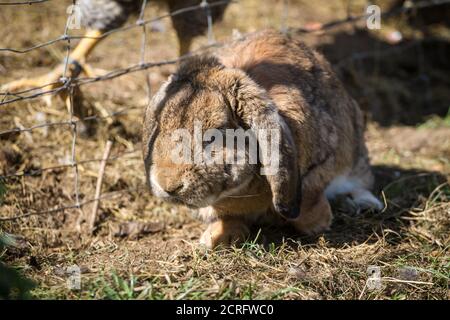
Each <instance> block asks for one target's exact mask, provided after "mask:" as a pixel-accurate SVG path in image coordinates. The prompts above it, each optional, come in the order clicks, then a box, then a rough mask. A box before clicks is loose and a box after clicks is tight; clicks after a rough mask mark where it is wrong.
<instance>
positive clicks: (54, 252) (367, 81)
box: [0, 0, 450, 299]
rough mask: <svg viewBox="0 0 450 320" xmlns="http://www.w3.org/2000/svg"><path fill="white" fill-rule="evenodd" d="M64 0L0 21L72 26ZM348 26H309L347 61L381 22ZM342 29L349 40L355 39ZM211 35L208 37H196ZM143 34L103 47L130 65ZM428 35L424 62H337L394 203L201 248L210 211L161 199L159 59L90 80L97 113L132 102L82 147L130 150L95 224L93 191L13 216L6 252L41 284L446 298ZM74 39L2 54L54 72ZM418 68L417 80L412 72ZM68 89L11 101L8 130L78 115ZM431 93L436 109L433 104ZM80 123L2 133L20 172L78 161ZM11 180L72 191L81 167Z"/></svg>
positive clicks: (26, 35) (64, 293)
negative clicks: (148, 127)
mask: <svg viewBox="0 0 450 320" xmlns="http://www.w3.org/2000/svg"><path fill="white" fill-rule="evenodd" d="M66 2H71V1H66ZM308 3H309V2H307V1H291V10H290V11H289V19H288V24H289V25H290V26H294V27H295V26H300V25H304V24H305V23H308V22H311V21H321V22H325V21H329V20H332V19H335V18H341V17H343V16H344V15H345V5H344V1H342V2H340V1H336V2H333V4H329V2H328V1H324V3H327V4H328V5H322V6H320V5H318V4H316V2H314V3H315V4H314V5H311V4H309V5H308ZM355 3H356V5H355V6H354V7H352V9H353V10H355V12H358V10H359V9H360V7H358V3H359V1H356V2H355ZM65 7H66V3H63V2H62V1H61V2H58V3H57V5H54V4H53V5H50V4H42V5H33V6H27V7H26V8H23V9H22V10H14V9H10V8H6V9H2V11H0V17H1V18H2V19H4V20H5V21H9V23H7V24H6V26H7V27H6V28H3V29H0V39H2V42H1V45H0V47H26V46H30V45H33V44H35V43H39V42H42V41H45V40H48V39H50V38H54V37H57V36H59V35H60V34H61V32H62V30H63V29H64V16H63V15H61V14H60V13H61V12H65ZM161 12H162V11H161V9H160V8H157V7H155V6H150V8H149V9H148V10H147V12H146V13H147V16H152V15H153V16H155V15H157V14H158V13H161ZM281 12H282V2H281V1H277V2H276V3H275V4H274V5H273V6H270V7H269V6H263V5H261V4H260V2H259V1H251V0H243V3H242V4H236V5H232V6H231V7H230V9H229V11H228V12H227V15H226V18H225V21H224V22H223V23H222V24H220V25H217V26H216V27H215V30H216V36H217V38H218V39H219V40H223V39H226V38H227V37H229V35H230V33H231V29H232V28H238V29H239V30H241V31H252V30H257V29H260V28H263V27H268V26H274V27H279V26H280V17H281ZM58 14H59V15H58ZM164 26H165V29H166V31H165V32H163V33H157V32H152V33H150V36H149V46H148V48H149V49H148V56H147V59H148V60H149V61H158V60H164V59H168V58H173V57H175V55H176V52H177V50H176V38H175V36H174V33H173V30H172V29H171V27H170V23H169V22H168V21H164ZM347 29H348V28H342V29H339V30H336V31H335V32H333V33H332V34H323V35H314V36H308V37H306V38H305V39H306V40H307V41H308V42H309V43H311V44H313V45H315V46H316V47H318V48H319V49H320V50H323V51H324V52H325V53H327V55H328V57H329V58H330V60H332V61H334V62H338V61H341V60H342V59H343V58H345V57H346V56H348V54H349V53H351V52H355V51H367V50H369V51H370V50H372V49H373V48H374V47H373V44H372V42H370V41H372V40H373V39H375V38H376V37H375V35H373V34H367V33H366V34H361V32H356V33H354V34H353V33H352V32H351V30H350V31H349V30H347ZM349 32H350V33H349ZM30 35H32V37H30ZM377 36H378V35H377ZM364 37H365V38H364ZM351 39H353V40H351ZM344 40H345V41H347V42H341V41H344ZM348 41H350V42H348ZM205 42H206V39H204V38H202V39H199V40H198V42H197V44H196V45H197V46H199V45H201V44H202V43H205ZM349 43H350V44H352V45H349ZM444 44H445V43H444ZM383 45H384V44H383ZM139 46H140V30H137V29H135V30H132V31H130V32H127V33H124V34H120V33H119V34H116V35H114V36H111V37H110V38H108V39H107V40H105V41H104V43H102V44H101V46H100V47H99V48H98V50H96V51H95V52H94V54H93V56H92V57H91V59H90V61H91V62H92V64H93V65H95V66H96V67H101V68H105V69H111V70H112V69H114V68H120V67H124V66H127V65H129V64H133V63H136V62H138V61H139V54H140V52H139ZM446 46H447V47H445V48H444V50H448V43H447V44H446ZM343 47H345V48H347V52H346V51H345V50H344V49H345V48H344V49H343ZM446 48H447V49H446ZM425 49H426V51H425V57H426V58H427V59H425V60H426V62H425V63H424V65H418V63H417V60H414V59H416V58H415V57H416V56H415V54H416V51H410V52H406V53H403V55H401V54H396V55H393V56H389V57H387V58H385V59H383V58H380V59H379V60H377V62H378V63H379V65H377V66H376V67H374V64H373V61H372V60H369V61H363V62H362V63H353V64H352V63H350V64H348V65H344V68H342V69H339V70H340V71H341V72H340V75H341V77H342V79H343V80H344V81H345V84H346V85H347V87H348V89H349V90H350V91H351V92H352V94H354V96H355V97H356V98H357V99H358V101H359V103H360V104H361V105H362V106H363V108H364V109H365V110H367V111H368V118H369V119H372V120H371V121H369V124H368V131H367V140H368V145H369V149H370V153H371V158H372V163H373V165H374V172H375V174H376V178H377V179H376V180H377V188H376V191H377V193H378V194H379V195H380V197H381V198H382V199H383V200H384V201H385V204H386V209H385V210H384V211H383V212H382V213H380V214H372V213H370V212H367V213H362V214H361V215H357V216H355V215H353V214H350V213H349V212H352V210H351V209H352V208H349V207H348V206H347V205H345V203H339V202H336V203H335V205H334V212H335V220H334V223H333V226H332V229H331V231H329V232H327V233H325V234H324V235H321V236H318V237H299V236H298V235H296V234H294V233H293V232H292V230H289V229H287V230H278V229H273V228H271V227H270V226H263V227H262V229H261V230H254V232H253V235H252V237H251V238H250V239H249V240H248V241H247V242H246V243H244V244H243V245H242V246H240V247H233V248H230V249H219V250H216V251H214V252H204V251H202V250H201V249H200V248H198V247H197V245H196V243H197V241H198V237H199V235H200V233H201V231H202V228H204V226H202V224H201V223H199V222H198V221H196V220H194V219H193V218H191V216H190V210H188V209H186V208H182V207H174V206H171V205H168V204H165V203H162V202H160V201H159V200H157V199H154V198H152V197H151V196H150V195H148V193H147V191H146V190H145V185H144V176H143V166H142V160H141V155H140V151H139V148H140V145H139V141H140V125H141V116H142V108H143V106H144V104H145V99H146V88H145V80H144V79H145V73H143V72H141V73H135V74H130V75H126V76H123V77H119V78H116V79H114V80H110V81H107V82H99V83H96V84H93V85H89V86H84V88H83V92H84V93H85V95H86V97H87V100H88V101H89V102H90V103H91V112H92V113H93V114H105V113H106V114H107V113H110V112H114V111H118V110H121V109H123V108H124V107H125V108H132V110H131V111H130V112H128V113H127V114H126V115H122V116H119V117H114V118H113V119H112V120H111V119H110V120H105V121H100V122H98V123H95V129H96V132H95V134H94V135H93V136H92V137H87V138H82V137H80V138H79V139H78V141H77V145H76V150H77V160H78V161H82V160H83V159H92V158H101V156H102V153H103V148H104V145H105V142H106V140H107V139H112V140H113V141H114V147H113V150H112V155H113V156H114V155H118V154H122V153H124V152H130V153H129V154H128V153H127V154H126V155H125V156H122V157H120V158H118V159H117V160H114V161H111V162H110V163H108V166H107V170H106V175H105V180H104V188H103V193H104V194H109V195H111V198H108V199H105V200H103V201H102V203H101V210H100V223H99V225H98V228H97V230H96V232H95V234H94V236H86V235H85V234H83V233H80V232H79V231H78V230H77V225H78V222H79V217H80V215H81V214H82V213H83V212H85V213H87V212H90V206H89V205H87V206H85V207H83V209H82V210H76V209H73V210H66V211H64V212H60V213H56V214H51V215H37V216H32V217H29V218H24V219H19V220H16V221H12V222H4V223H2V224H1V225H0V228H1V229H0V230H2V231H4V232H7V233H10V234H12V235H13V236H14V237H15V238H16V243H17V246H16V247H13V248H10V249H8V250H7V251H6V253H4V254H3V256H2V258H3V259H5V260H6V261H7V262H8V263H9V264H11V265H14V266H16V267H17V268H19V269H21V270H22V271H23V273H24V274H25V275H27V276H28V277H30V278H32V279H33V280H34V281H35V282H36V283H37V284H38V287H37V288H36V289H35V290H34V291H33V295H34V296H35V297H36V298H69V299H79V298H88V299H92V298H114V299H129V298H145V299H163V298H173V299H183V298H184V299H199V298H207V299H212V298H214V299H216V298H219V299H230V298H239V299H256V298H269V299H358V298H361V299H405V298H407V299H448V298H449V288H448V283H449V279H450V259H449V245H450V241H449V240H450V236H449V235H450V232H449V231H450V228H449V227H450V225H449V224H450V219H449V215H450V201H449V200H450V186H449V174H450V164H449V160H448V159H449V158H450V125H449V119H450V117H449V116H447V117H444V118H442V117H432V118H429V117H428V116H427V112H429V111H431V112H433V113H437V114H440V115H441V116H443V115H445V114H446V112H447V110H448V107H449V106H450V90H449V87H450V86H449V83H448V79H447V80H445V77H443V76H442V74H444V75H445V74H448V70H449V69H445V68H446V67H447V68H448V65H447V66H445V65H444V67H442V66H441V65H438V66H436V65H435V63H439V60H436V59H432V58H431V57H432V55H428V54H434V53H435V51H433V50H434V49H433V48H432V49H431V51H427V50H430V49H429V48H428V47H427V48H425ZM435 50H438V49H435ZM439 50H440V49H439ZM63 55H64V47H63V44H58V45H54V46H51V47H47V48H46V49H41V50H36V51H33V52H30V53H28V54H26V55H16V54H2V55H1V56H0V77H1V81H0V83H4V82H7V81H10V80H12V79H16V78H19V77H22V76H25V75H35V74H41V73H42V72H45V71H47V70H49V69H50V68H51V66H53V65H54V64H55V63H57V62H59V61H60V58H61V57H62V56H63ZM406 56H407V57H408V59H405V58H404V57H406ZM409 60H411V61H409ZM364 62H367V63H364ZM414 68H415V69H414ZM421 68H425V70H426V71H425V73H426V74H427V75H428V76H429V78H428V81H431V83H428V85H427V86H426V87H423V86H422V85H423V83H421V82H420V81H421V80H420V79H421V78H420V77H419V76H420V75H421V74H422V73H424V71H423V70H422V69H421ZM418 69H421V70H420V72H419V71H418ZM173 70H174V66H167V67H163V68H158V69H152V70H150V71H149V73H150V79H151V83H152V87H154V88H157V87H158V86H159V84H160V83H161V81H162V80H163V79H164V78H165V77H166V76H167V74H169V73H170V72H171V71H173ZM411 74H412V75H411ZM418 75H419V76H418ZM415 77H418V79H419V80H418V81H419V83H416V82H414V81H409V80H411V79H412V80H414V79H415ZM405 79H408V81H406V80H405ZM418 87H420V88H422V89H421V90H419V89H418ZM424 92H426V93H427V94H428V95H430V96H431V98H430V99H431V100H430V101H428V100H427V101H424V99H423V97H422V96H424V94H423V93H424ZM54 102H55V104H54V106H53V107H52V108H49V107H47V106H46V105H45V104H44V103H43V102H42V101H40V100H32V101H24V102H20V103H13V104H11V105H6V106H2V107H0V131H3V130H7V129H10V128H11V127H14V126H24V127H27V126H30V125H33V124H36V123H40V122H43V121H51V122H53V121H61V120H67V118H68V114H67V111H66V110H65V107H64V105H63V103H62V102H61V101H59V100H58V99H55V100H54ZM427 103H430V104H431V105H433V108H434V109H433V108H432V109H431V110H429V109H427V106H429V105H428V104H427ZM445 103H446V105H445ZM442 105H444V108H442V107H441V106H442ZM427 110H428V111H427ZM399 123H403V124H405V123H406V124H408V125H409V126H405V125H403V124H399ZM388 125H389V126H388ZM71 139H72V136H71V130H70V128H69V127H54V128H48V129H39V130H35V131H33V132H32V133H22V134H20V135H19V134H15V135H8V136H0V170H1V171H2V173H12V172H16V171H29V170H33V169H39V168H44V167H48V166H53V165H58V164H62V163H67V161H68V159H69V156H70V143H71ZM133 150H137V151H136V152H132V151H133ZM98 165H99V163H98V162H94V163H86V164H83V165H81V166H80V191H81V194H80V196H81V198H82V199H86V198H91V197H93V195H94V190H95V183H96V179H97V172H98ZM4 184H5V186H6V194H5V195H4V199H3V201H2V202H1V206H0V212H1V215H2V216H12V215H16V214H18V213H22V212H28V211H29V210H37V211H39V210H48V209H51V208H54V207H58V206H62V205H67V204H72V203H73V202H74V186H73V184H74V172H73V170H72V169H71V168H65V169H58V170H54V171H46V172H44V173H42V174H41V175H39V176H36V177H23V178H10V179H6V180H5V181H4ZM123 190H125V191H124V192H119V193H117V192H118V191H123ZM127 190H128V191H127ZM1 193H2V192H1V191H0V194H1ZM82 211H83V212H82ZM131 221H134V222H136V221H138V222H140V223H141V225H142V224H143V225H145V226H146V227H147V228H146V232H145V233H140V232H134V233H133V232H132V234H131V236H129V237H120V236H118V234H120V233H121V232H120V230H122V231H123V230H126V228H127V223H129V222H131ZM128 227H130V225H128ZM124 228H125V229H124ZM118 230H119V231H118ZM123 233H124V232H122V234H123ZM125 233H126V232H125ZM72 264H77V265H79V266H80V267H81V270H82V283H83V287H82V290H80V291H71V290H68V289H67V287H66V279H67V274H65V269H66V267H68V266H70V265H72ZM370 265H376V266H379V267H380V268H381V275H382V280H383V281H382V288H381V289H380V290H370V288H368V287H367V286H366V279H367V273H366V270H367V268H368V266H370Z"/></svg>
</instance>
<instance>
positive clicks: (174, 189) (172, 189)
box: [164, 184, 183, 196]
mask: <svg viewBox="0 0 450 320" xmlns="http://www.w3.org/2000/svg"><path fill="white" fill-rule="evenodd" d="M181 189H183V185H182V184H179V185H171V186H170V187H169V188H164V191H165V192H167V193H168V194H169V195H171V196H174V195H176V194H177V193H178V192H179V191H180V190H181Z"/></svg>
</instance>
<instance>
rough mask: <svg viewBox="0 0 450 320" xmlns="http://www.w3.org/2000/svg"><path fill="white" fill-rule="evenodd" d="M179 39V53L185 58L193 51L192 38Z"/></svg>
mask: <svg viewBox="0 0 450 320" xmlns="http://www.w3.org/2000/svg"><path fill="white" fill-rule="evenodd" d="M178 38H179V45H180V48H179V53H180V57H182V56H184V55H185V54H188V53H189V51H190V49H191V44H192V38H190V37H178Z"/></svg>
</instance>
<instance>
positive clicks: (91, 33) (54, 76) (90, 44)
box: [1, 30, 103, 92]
mask: <svg viewBox="0 0 450 320" xmlns="http://www.w3.org/2000/svg"><path fill="white" fill-rule="evenodd" d="M102 34H103V33H102V32H101V31H100V30H88V31H87V33H86V34H85V35H84V37H83V38H82V39H81V40H80V42H79V43H78V45H77V46H76V48H75V49H74V50H73V52H72V53H71V54H70V55H69V59H68V60H69V61H68V63H69V64H68V67H67V69H66V67H65V64H60V65H58V66H57V67H56V68H54V69H53V70H52V71H50V72H49V73H47V74H45V75H42V76H38V77H35V78H23V79H19V80H16V81H13V82H10V83H8V84H6V85H4V86H2V87H1V89H2V91H8V92H14V91H18V90H21V89H29V88H39V89H40V90H41V91H49V90H52V89H56V88H59V87H61V86H62V85H63V83H62V82H61V81H60V78H61V77H62V76H63V75H64V73H66V74H65V76H66V77H68V78H76V77H77V76H78V75H79V73H80V72H81V71H82V72H84V73H85V74H86V75H87V76H88V77H93V76H95V75H94V73H93V69H92V68H91V67H90V66H88V65H87V64H86V57H87V56H88V55H89V53H90V52H91V51H92V50H93V49H94V48H95V46H96V45H97V44H98V43H99V42H100V40H101V39H103V37H102ZM80 69H81V70H80Z"/></svg>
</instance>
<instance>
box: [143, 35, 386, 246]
mask: <svg viewBox="0 0 450 320" xmlns="http://www.w3.org/2000/svg"><path fill="white" fill-rule="evenodd" d="M199 124H200V130H201V132H200V133H201V134H203V136H202V137H203V138H202V139H201V140H200V143H197V144H196V143H195V141H197V142H198V140H199V139H198V138H197V140H196V138H195V135H196V134H198V130H199V129H198V127H199ZM180 129H182V131H181V132H184V134H185V135H191V136H194V137H193V138H192V139H187V140H186V141H188V142H185V141H184V142H183V143H182V142H181V140H183V139H184V138H185V137H182V135H181V136H180V135H174V133H179V132H180ZM211 129H215V130H211ZM239 129H241V132H242V131H243V132H245V133H248V132H250V133H251V134H250V135H247V136H246V137H245V139H246V140H245V141H246V144H245V146H246V149H245V155H246V157H245V161H243V162H242V161H241V162H239V161H234V162H233V161H225V160H224V161H210V160H211V159H212V158H213V156H214V155H217V154H223V158H224V159H228V158H227V155H228V154H232V153H233V152H235V151H236V149H237V148H236V145H233V144H231V145H229V144H228V143H225V142H222V141H218V140H220V136H218V135H214V134H209V135H208V134H207V133H208V132H210V133H211V132H213V133H217V132H219V133H223V137H227V138H228V135H230V134H231V133H232V132H236V130H239ZM196 130H197V132H196ZM260 132H265V134H259V133H260ZM363 132H364V123H363V117H362V114H361V111H360V109H359V107H358V105H357V103H356V102H355V101H354V100H353V99H352V98H351V97H350V96H349V94H348V93H347V92H346V91H345V89H344V88H343V85H342V84H341V83H340V81H339V80H338V79H337V77H336V76H335V74H334V73H333V71H332V69H331V67H330V65H329V63H328V62H327V61H326V60H325V59H324V58H323V57H322V56H321V55H320V54H318V53H317V52H315V51H314V50H312V49H310V48H308V47H307V46H306V45H305V44H304V43H302V42H301V41H300V40H299V39H296V38H295V37H290V36H288V35H284V34H281V33H279V32H276V31H271V30H267V31H262V32H258V33H253V34H250V35H248V36H246V37H245V38H243V39H241V40H238V41H235V42H234V43H232V44H231V45H229V46H227V47H224V48H220V49H218V50H217V51H216V52H213V53H209V54H207V55H204V56H200V57H192V58H189V59H188V60H187V61H185V62H183V63H182V64H181V65H180V67H179V68H178V71H177V72H176V73H175V74H174V75H172V76H170V77H169V79H168V80H167V81H166V82H165V83H164V84H163V85H162V86H161V88H160V89H159V91H158V92H157V93H156V94H155V95H154V97H153V98H152V100H151V102H150V104H149V106H148V107H147V109H146V111H145V117H144V128H143V156H144V161H145V170H146V179H147V181H148V184H149V187H150V189H151V192H152V193H153V194H154V195H155V196H156V197H159V198H162V199H164V200H167V201H170V202H173V203H178V204H183V205H187V206H188V207H192V208H198V209H199V210H198V216H199V217H200V218H201V219H202V220H204V221H205V222H206V223H208V226H207V228H206V231H205V232H204V233H203V235H202V236H201V238H200V242H201V243H203V244H205V245H206V246H207V247H210V248H213V247H215V246H217V245H219V244H224V245H227V244H231V243H233V242H235V241H241V240H243V239H245V237H246V236H248V233H249V227H250V226H251V225H252V224H258V223H262V222H263V221H264V222H265V223H267V222H269V223H277V224H278V223H280V222H281V223H288V224H291V225H292V226H293V227H294V228H295V229H296V230H298V232H299V233H306V234H315V233H320V232H323V231H325V230H327V229H328V228H329V227H330V224H331V220H332V212H331V208H330V204H329V202H328V200H329V199H331V198H333V197H335V196H336V195H338V194H345V195H348V196H349V197H351V198H352V200H353V202H355V203H356V204H358V205H359V206H360V207H361V208H363V209H368V208H372V209H377V210H379V209H381V207H382V205H381V203H380V201H379V200H378V199H377V198H375V196H374V195H373V194H372V193H371V192H370V191H369V189H370V188H371V187H372V184H373V176H372V173H371V169H370V165H369V159H368V154H367V148H366V146H365V142H364V135H363ZM212 136H214V138H212ZM251 137H253V138H254V140H256V142H257V150H258V153H257V161H253V162H251V161H250V154H249V150H250V149H249V148H248V149H249V150H247V147H248V146H249V145H250V140H252V139H250V138H251ZM263 137H265V138H266V140H265V141H262V140H263ZM224 140H225V138H224ZM233 140H234V137H233ZM272 142H278V144H274V143H272ZM214 143H215V144H214ZM217 143H218V144H217ZM180 144H181V145H182V147H181V148H180ZM212 144H214V145H215V148H211V145H212ZM274 145H275V146H278V149H277V150H275V149H273V148H272V147H273V146H274ZM186 146H187V148H186ZM199 147H200V148H199ZM208 148H209V152H210V153H209V154H210V157H209V158H208V157H198V154H200V153H201V152H202V150H203V151H204V150H208ZM267 149H270V150H267ZM180 150H181V151H180ZM277 151H278V152H277ZM174 154H182V155H183V156H182V157H181V158H182V159H183V160H184V161H179V159H177V157H174ZM186 154H187V155H191V156H192V157H191V158H189V157H185V156H186ZM271 156H273V157H274V158H275V161H274V162H270V160H273V159H270V157H271ZM192 158H195V159H194V160H196V161H194V160H192ZM220 158H221V156H219V157H218V158H213V159H216V160H217V159H220ZM230 159H232V158H230ZM233 159H236V158H234V156H233ZM189 160H192V161H189ZM208 160H209V161H208ZM241 160H242V159H241ZM273 163H276V164H277V166H276V168H275V169H276V170H264V169H273V168H265V167H266V166H269V165H270V166H271V165H273Z"/></svg>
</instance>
